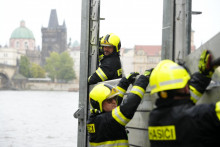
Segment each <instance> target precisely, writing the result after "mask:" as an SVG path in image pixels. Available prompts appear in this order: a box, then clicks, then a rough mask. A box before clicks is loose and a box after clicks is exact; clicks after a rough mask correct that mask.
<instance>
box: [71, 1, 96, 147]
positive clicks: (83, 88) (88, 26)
mask: <svg viewBox="0 0 220 147" xmlns="http://www.w3.org/2000/svg"><path fill="white" fill-rule="evenodd" d="M81 12H82V13H81V45H80V83H79V87H80V88H79V109H78V110H77V111H76V112H75V113H74V117H75V118H78V138H77V146H78V147H87V146H88V135H87V131H86V122H87V119H88V110H89V96H88V94H89V90H90V87H89V86H88V80H87V79H88V77H89V76H90V75H91V74H92V73H93V72H95V70H96V68H97V57H98V48H99V42H98V41H99V39H98V38H99V20H100V19H99V18H100V0H82V11H81Z"/></svg>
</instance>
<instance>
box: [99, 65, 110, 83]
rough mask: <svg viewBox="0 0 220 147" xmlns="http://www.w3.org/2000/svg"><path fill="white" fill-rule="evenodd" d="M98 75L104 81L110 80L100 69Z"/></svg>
mask: <svg viewBox="0 0 220 147" xmlns="http://www.w3.org/2000/svg"><path fill="white" fill-rule="evenodd" d="M96 73H97V75H98V76H99V77H100V78H101V79H102V81H106V80H108V77H107V76H106V75H105V73H104V72H103V71H102V69H101V68H100V67H99V68H98V69H97V70H96Z"/></svg>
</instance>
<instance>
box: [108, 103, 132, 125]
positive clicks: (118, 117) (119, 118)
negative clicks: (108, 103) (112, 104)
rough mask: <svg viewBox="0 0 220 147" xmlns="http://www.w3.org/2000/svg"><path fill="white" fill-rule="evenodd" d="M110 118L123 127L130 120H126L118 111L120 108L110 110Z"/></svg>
mask: <svg viewBox="0 0 220 147" xmlns="http://www.w3.org/2000/svg"><path fill="white" fill-rule="evenodd" d="M112 117H113V118H114V119H115V120H116V121H117V122H118V123H120V124H121V125H123V126H125V125H126V124H127V123H128V122H129V121H130V119H128V118H126V117H125V116H124V115H123V114H122V113H121V111H120V106H118V107H117V108H115V109H113V110H112Z"/></svg>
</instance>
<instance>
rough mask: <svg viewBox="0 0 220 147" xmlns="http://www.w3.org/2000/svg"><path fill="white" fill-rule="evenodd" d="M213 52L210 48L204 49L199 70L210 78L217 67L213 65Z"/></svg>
mask: <svg viewBox="0 0 220 147" xmlns="http://www.w3.org/2000/svg"><path fill="white" fill-rule="evenodd" d="M211 62H212V54H211V52H210V51H208V50H204V51H203V52H202V54H201V56H200V60H199V72H200V73H201V74H203V75H205V76H206V77H208V78H211V77H212V75H213V73H214V70H215V68H216V67H214V66H212V64H211Z"/></svg>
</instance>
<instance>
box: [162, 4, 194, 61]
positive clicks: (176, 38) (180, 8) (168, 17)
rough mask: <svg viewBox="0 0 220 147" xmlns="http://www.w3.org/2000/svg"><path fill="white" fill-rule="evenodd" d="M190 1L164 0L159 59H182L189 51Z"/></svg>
mask: <svg viewBox="0 0 220 147" xmlns="http://www.w3.org/2000/svg"><path fill="white" fill-rule="evenodd" d="M191 1H192V0H164V5H163V30H162V55H161V56H162V57H161V59H171V60H173V61H177V60H178V59H181V60H184V58H185V57H186V56H187V55H188V54H189V53H190V50H191V3H192V2H191Z"/></svg>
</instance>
